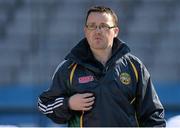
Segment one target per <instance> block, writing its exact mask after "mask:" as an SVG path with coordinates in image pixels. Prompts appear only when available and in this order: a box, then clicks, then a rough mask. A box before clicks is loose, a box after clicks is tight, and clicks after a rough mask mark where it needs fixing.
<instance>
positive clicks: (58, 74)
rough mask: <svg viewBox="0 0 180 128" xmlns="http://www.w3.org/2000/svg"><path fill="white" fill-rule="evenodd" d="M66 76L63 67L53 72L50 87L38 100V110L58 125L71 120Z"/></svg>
mask: <svg viewBox="0 0 180 128" xmlns="http://www.w3.org/2000/svg"><path fill="white" fill-rule="evenodd" d="M66 72H67V71H66ZM66 74H67V73H64V72H63V66H61V67H60V68H59V69H58V70H57V71H55V74H54V76H53V80H52V85H51V87H50V88H49V89H48V90H47V91H44V92H43V93H42V94H41V95H40V96H39V98H38V109H39V110H40V111H41V112H42V113H43V114H45V115H46V116H47V117H49V118H50V119H51V120H53V121H54V122H55V123H58V124H62V123H66V122H67V121H68V120H69V119H70V118H71V111H70V109H69V106H68V99H69V97H68V93H67V85H66V84H67V80H66V79H67V78H66V77H65V75H66Z"/></svg>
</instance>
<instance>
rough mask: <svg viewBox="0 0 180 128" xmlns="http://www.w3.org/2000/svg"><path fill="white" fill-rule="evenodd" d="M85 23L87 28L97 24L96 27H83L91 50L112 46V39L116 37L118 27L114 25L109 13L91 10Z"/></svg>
mask: <svg viewBox="0 0 180 128" xmlns="http://www.w3.org/2000/svg"><path fill="white" fill-rule="evenodd" d="M86 25H88V26H90V27H89V28H93V27H94V26H95V27H96V26H99V27H97V28H96V29H88V27H84V31H85V36H86V38H87V40H88V43H89V45H90V48H91V49H92V50H105V49H108V48H112V45H113V39H114V38H115V37H117V35H118V32H119V28H118V27H114V26H115V24H114V21H113V17H112V16H111V15H110V14H108V13H99V12H91V13H90V15H89V16H88V19H87V23H86ZM110 27H112V28H110ZM104 28H105V29H104Z"/></svg>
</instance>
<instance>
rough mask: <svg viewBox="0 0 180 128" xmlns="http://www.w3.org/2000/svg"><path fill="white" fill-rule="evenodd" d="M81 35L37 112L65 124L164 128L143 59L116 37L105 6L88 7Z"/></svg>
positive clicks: (113, 18)
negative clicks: (83, 35)
mask: <svg viewBox="0 0 180 128" xmlns="http://www.w3.org/2000/svg"><path fill="white" fill-rule="evenodd" d="M84 32H85V37H86V38H84V39H82V40H81V41H80V42H79V43H78V44H77V45H76V46H75V47H74V48H73V49H72V50H71V52H70V53H69V54H68V55H67V57H66V58H65V61H63V62H62V63H61V64H60V65H59V66H58V68H57V70H56V71H55V74H54V76H53V82H52V86H51V87H50V89H49V90H48V91H45V92H43V93H42V94H41V95H40V97H39V100H38V107H39V110H40V111H41V112H42V113H43V114H45V115H47V116H48V117H49V118H50V119H52V120H53V121H54V122H56V123H68V125H69V126H80V127H82V126H87V127H91V126H98V127H103V126H111V127H113V126H124V127H125V126H126V127H128V126H133V127H136V126H146V127H148V126H150V127H153V126H157V127H162V126H163V127H164V126H165V120H164V109H163V106H162V105H161V103H160V101H159V99H158V96H157V94H156V92H155V90H154V87H153V84H152V82H151V78H150V75H149V73H148V71H147V69H146V68H145V66H144V65H143V64H142V63H141V61H140V60H139V59H138V58H136V57H135V56H133V55H132V54H130V53H129V52H130V50H129V48H128V46H127V45H126V44H125V43H123V42H122V41H121V40H119V39H118V38H117V36H118V32H119V28H118V18H117V16H116V14H115V13H114V11H113V10H111V9H110V8H107V7H101V6H98V7H93V8H90V9H89V11H88V13H87V17H86V24H85V27H84Z"/></svg>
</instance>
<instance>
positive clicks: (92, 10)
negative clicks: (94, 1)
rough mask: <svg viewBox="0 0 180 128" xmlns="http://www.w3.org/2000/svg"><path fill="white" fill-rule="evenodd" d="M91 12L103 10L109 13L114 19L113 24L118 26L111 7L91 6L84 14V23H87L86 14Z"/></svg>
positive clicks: (101, 11)
mask: <svg viewBox="0 0 180 128" xmlns="http://www.w3.org/2000/svg"><path fill="white" fill-rule="evenodd" d="M91 12H99V13H104V12H105V13H108V14H111V16H112V17H113V19H114V24H115V26H118V17H117V15H116V13H115V12H114V11H113V10H112V9H111V8H108V7H105V6H93V7H91V8H90V9H89V10H88V12H87V15H86V23H87V19H88V16H89V15H90V13H91Z"/></svg>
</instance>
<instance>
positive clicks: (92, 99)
mask: <svg viewBox="0 0 180 128" xmlns="http://www.w3.org/2000/svg"><path fill="white" fill-rule="evenodd" d="M94 100H95V97H94V96H93V97H89V98H84V99H83V103H89V102H92V101H94Z"/></svg>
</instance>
